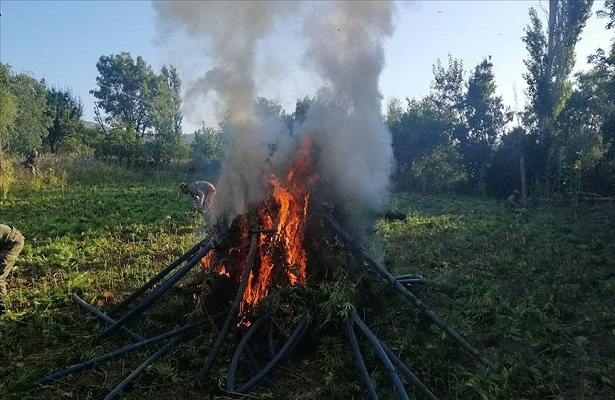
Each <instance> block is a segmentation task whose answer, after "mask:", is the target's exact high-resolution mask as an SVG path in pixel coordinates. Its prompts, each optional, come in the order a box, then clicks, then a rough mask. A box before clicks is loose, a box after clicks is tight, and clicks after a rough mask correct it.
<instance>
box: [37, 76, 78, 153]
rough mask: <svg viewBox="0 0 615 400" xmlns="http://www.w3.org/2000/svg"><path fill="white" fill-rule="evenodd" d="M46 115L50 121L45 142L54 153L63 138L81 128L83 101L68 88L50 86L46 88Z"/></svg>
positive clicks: (71, 135)
mask: <svg viewBox="0 0 615 400" xmlns="http://www.w3.org/2000/svg"><path fill="white" fill-rule="evenodd" d="M47 115H48V116H49V117H50V118H51V121H52V122H51V126H50V127H49V132H48V134H47V137H46V138H45V143H46V144H47V145H49V149H50V150H51V152H52V153H55V152H56V151H57V150H58V146H59V145H60V144H61V143H62V142H63V141H64V140H66V139H68V138H70V137H74V136H75V135H76V134H77V133H78V131H79V130H80V129H82V128H83V126H82V124H81V117H82V116H83V103H82V101H81V99H80V98H77V97H75V96H73V94H72V92H71V91H70V90H69V89H59V88H54V87H52V88H50V89H48V90H47Z"/></svg>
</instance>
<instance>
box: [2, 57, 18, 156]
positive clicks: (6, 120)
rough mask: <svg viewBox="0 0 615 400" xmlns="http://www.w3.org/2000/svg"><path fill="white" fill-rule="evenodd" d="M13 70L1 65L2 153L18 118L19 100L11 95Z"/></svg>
mask: <svg viewBox="0 0 615 400" xmlns="http://www.w3.org/2000/svg"><path fill="white" fill-rule="evenodd" d="M11 75H12V74H11V69H10V67H9V66H8V65H6V64H3V63H0V151H2V150H3V148H4V146H5V144H7V143H8V133H9V131H10V130H11V128H12V127H13V125H14V124H15V119H16V118H17V99H16V98H15V96H14V95H13V94H12V93H11V90H10V84H11Z"/></svg>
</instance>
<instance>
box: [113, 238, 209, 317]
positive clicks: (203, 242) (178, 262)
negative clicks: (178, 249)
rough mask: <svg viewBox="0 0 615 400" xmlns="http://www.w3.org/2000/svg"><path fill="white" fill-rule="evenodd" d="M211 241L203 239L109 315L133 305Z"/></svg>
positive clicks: (117, 305)
mask: <svg viewBox="0 0 615 400" xmlns="http://www.w3.org/2000/svg"><path fill="white" fill-rule="evenodd" d="M209 241H210V239H203V240H201V241H200V242H199V243H197V244H196V245H195V246H194V247H192V248H191V249H190V250H188V251H187V252H185V253H184V254H183V255H182V256H181V257H179V258H178V259H177V260H175V261H174V262H173V263H172V264H171V265H169V266H168V267H166V268H165V269H163V270H162V271H160V272H159V273H158V274H156V276H154V277H153V278H152V279H150V280H149V281H148V282H147V283H145V284H144V285H143V286H141V287H140V288H138V289H137V290H135V291H134V292H133V293H132V294H130V295H129V296H128V297H126V298H125V299H124V300H122V301H121V302H120V303H118V304H116V305H115V306H113V307H111V309H110V310H109V311H107V315H110V316H112V315H115V314H117V313H118V312H119V311H121V310H123V309H124V308H125V307H126V306H127V305H128V304H130V303H132V302H133V301H134V300H135V299H136V298H137V297H139V296H140V295H141V294H142V293H143V292H145V291H146V290H148V289H149V288H151V287H152V286H154V285H155V284H156V283H158V281H160V280H161V279H162V278H164V277H165V276H167V275H168V274H169V273H170V272H171V271H173V270H174V269H175V268H177V267H178V266H180V265H181V264H182V263H183V262H184V261H186V260H188V259H189V258H190V257H192V256H193V255H194V254H196V252H197V251H198V250H199V249H200V248H201V247H203V246H205V245H206V244H207V243H208V242H209Z"/></svg>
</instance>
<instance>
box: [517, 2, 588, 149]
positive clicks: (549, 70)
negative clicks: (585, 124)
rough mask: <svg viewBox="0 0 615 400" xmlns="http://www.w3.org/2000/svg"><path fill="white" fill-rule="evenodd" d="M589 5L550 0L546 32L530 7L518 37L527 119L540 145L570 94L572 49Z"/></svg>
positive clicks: (546, 139) (585, 18)
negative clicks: (523, 57)
mask: <svg viewBox="0 0 615 400" xmlns="http://www.w3.org/2000/svg"><path fill="white" fill-rule="evenodd" d="M592 4H593V0H550V1H549V25H548V31H547V32H544V31H543V26H542V21H541V20H540V18H539V17H538V14H537V12H536V10H535V9H533V8H530V25H529V26H528V27H526V29H525V35H524V36H523V38H522V39H523V42H524V43H525V45H526V48H527V50H528V53H529V58H528V59H526V60H525V65H526V67H527V69H528V72H527V73H526V74H524V78H525V79H526V82H527V84H528V89H527V95H528V97H529V100H530V104H529V105H530V109H529V110H527V111H528V118H527V121H528V122H530V123H534V124H535V129H536V132H537V134H538V140H539V141H540V143H541V144H542V145H543V146H548V140H549V135H550V127H551V123H552V122H553V121H554V119H555V118H557V115H558V114H559V112H560V111H561V110H562V109H563V107H564V105H565V103H566V100H567V99H568V97H569V96H570V93H571V84H570V81H569V76H570V73H571V72H572V68H573V67H574V63H575V56H574V49H575V46H576V43H577V41H578V40H579V38H580V34H581V31H582V30H583V28H584V27H585V23H586V22H587V19H588V18H589V16H590V11H591V6H592Z"/></svg>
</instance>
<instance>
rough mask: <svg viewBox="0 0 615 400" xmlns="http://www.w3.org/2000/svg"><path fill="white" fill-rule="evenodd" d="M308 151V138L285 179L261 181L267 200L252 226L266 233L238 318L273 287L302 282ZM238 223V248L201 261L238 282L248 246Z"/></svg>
mask: <svg viewBox="0 0 615 400" xmlns="http://www.w3.org/2000/svg"><path fill="white" fill-rule="evenodd" d="M311 149H312V143H311V140H309V139H304V140H303V141H302V143H301V146H300V147H299V150H298V151H297V153H296V155H295V157H294V159H293V161H292V163H291V164H290V167H289V169H288V172H287V174H286V177H285V179H283V180H280V179H278V178H277V177H276V176H271V177H270V178H268V179H266V182H265V184H266V186H267V187H268V188H269V190H270V196H269V197H268V198H267V199H266V200H265V201H264V202H263V203H262V205H261V206H260V207H259V209H258V211H257V213H256V220H257V225H258V226H257V227H254V226H253V227H252V228H253V229H257V230H260V231H263V230H265V231H269V232H268V233H260V234H259V238H258V251H257V256H256V259H255V260H254V267H253V269H252V271H251V273H250V276H249V281H248V286H247V288H246V290H245V292H244V295H243V299H242V302H241V304H240V308H239V313H240V315H241V316H242V317H245V315H246V314H247V312H248V311H249V310H250V309H252V308H253V307H254V306H256V305H257V304H258V302H259V301H260V300H261V299H263V298H264V297H266V296H267V295H268V294H269V292H270V290H271V289H272V287H273V286H276V285H280V284H283V283H287V284H290V285H293V286H294V285H300V284H303V283H305V281H306V279H307V275H308V273H307V255H306V251H305V247H304V237H305V225H306V220H307V212H308V204H309V199H310V193H311V188H312V186H313V185H314V183H315V182H316V180H317V177H316V175H314V174H313V173H312V171H311V167H312V162H311ZM239 224H240V228H239V232H240V240H239V245H238V246H236V247H231V248H230V249H229V250H228V251H227V254H225V255H220V254H217V252H216V253H210V254H213V255H210V256H208V257H206V258H205V259H204V260H203V263H204V264H205V265H206V266H209V267H207V268H208V269H209V270H210V271H212V272H214V273H217V274H226V275H227V276H230V277H231V278H233V279H235V280H239V279H240V277H241V275H242V273H243V269H244V268H245V266H246V263H247V252H246V250H245V249H246V248H247V246H248V244H249V242H250V229H249V228H250V227H249V226H248V220H247V218H245V217H242V218H241V219H240V220H239ZM244 323H245V321H244Z"/></svg>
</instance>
